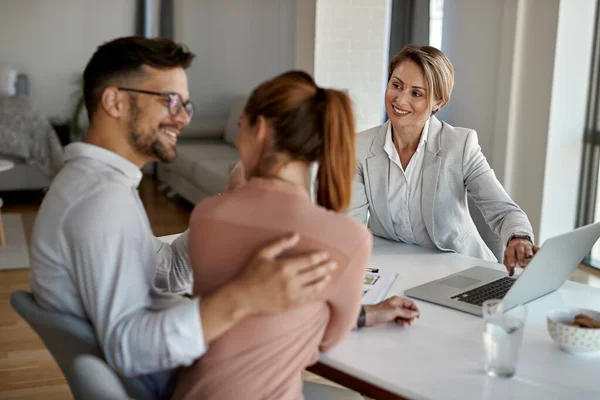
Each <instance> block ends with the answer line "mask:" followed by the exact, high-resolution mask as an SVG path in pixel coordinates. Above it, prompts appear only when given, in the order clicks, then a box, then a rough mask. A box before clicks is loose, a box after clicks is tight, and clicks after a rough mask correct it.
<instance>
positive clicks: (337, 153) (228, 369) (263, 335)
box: [174, 71, 371, 400]
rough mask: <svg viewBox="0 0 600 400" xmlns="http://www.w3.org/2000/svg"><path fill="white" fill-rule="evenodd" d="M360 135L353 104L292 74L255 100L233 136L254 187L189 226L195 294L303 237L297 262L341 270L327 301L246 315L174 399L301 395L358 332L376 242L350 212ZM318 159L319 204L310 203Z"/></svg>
mask: <svg viewBox="0 0 600 400" xmlns="http://www.w3.org/2000/svg"><path fill="white" fill-rule="evenodd" d="M354 135H355V133H354V117H353V114H352V107H351V103H350V100H349V98H348V96H347V95H346V94H345V93H343V92H341V91H337V90H332V89H322V88H319V87H317V86H316V84H315V83H314V81H313V79H312V78H311V77H310V76H309V75H308V74H306V73H303V72H299V71H292V72H288V73H285V74H283V75H280V76H278V77H276V78H274V79H272V80H269V81H266V82H264V83H262V84H261V85H260V86H258V87H257V88H256V89H255V90H254V91H253V92H252V94H251V95H250V97H249V99H248V101H247V104H246V107H245V109H244V112H243V114H242V116H241V117H240V129H239V133H238V136H237V139H236V145H237V148H238V150H239V152H240V156H241V164H242V166H243V171H244V174H245V183H244V184H243V185H242V186H241V187H239V188H236V189H234V190H231V191H229V192H227V193H224V194H223V195H222V196H217V197H213V198H209V199H205V200H202V201H201V202H200V203H198V204H197V205H196V207H195V209H194V211H193V213H192V216H191V219H190V236H189V240H190V242H189V249H190V250H189V251H190V259H191V262H192V267H193V270H194V282H195V285H194V295H195V296H204V295H208V294H210V293H212V292H213V291H215V290H217V289H218V288H219V287H221V286H223V285H224V284H226V283H228V282H230V281H232V280H233V279H234V277H235V276H236V275H237V274H238V273H240V271H241V269H242V267H243V266H244V265H245V264H246V263H247V261H248V258H249V257H251V256H252V255H253V254H254V253H255V252H256V251H257V250H259V249H260V248H261V247H263V246H264V245H265V244H267V243H270V242H272V241H273V240H275V239H277V238H279V237H281V236H282V235H285V234H289V233H297V234H299V236H300V241H299V244H298V245H297V246H296V247H294V249H293V252H292V251H290V252H289V254H288V255H294V254H303V253H307V252H313V251H315V250H316V251H327V252H328V253H329V255H330V257H331V258H332V259H333V260H334V261H335V262H336V264H337V268H336V269H335V271H334V273H333V274H332V278H331V279H330V280H329V282H328V283H327V285H328V287H327V288H326V289H325V290H324V291H323V296H322V298H321V299H320V300H319V301H315V302H312V303H309V304H308V305H305V306H300V307H297V308H295V309H292V310H291V311H285V312H281V313H279V314H276V315H273V316H271V315H264V316H254V317H249V318H246V319H244V320H243V321H242V322H241V323H239V324H238V325H237V326H235V327H233V328H232V329H230V330H229V331H227V332H226V333H224V334H223V335H222V336H220V337H219V338H218V339H217V340H216V341H215V342H213V343H212V344H211V346H210V348H209V349H208V351H207V352H206V354H205V355H204V357H203V358H202V359H200V360H198V361H197V362H196V363H195V364H194V365H193V366H192V367H190V368H188V369H186V370H184V371H182V373H181V374H180V377H179V380H178V386H177V389H176V393H175V396H174V399H204V400H207V399H301V398H302V379H301V371H302V370H303V369H304V368H306V367H307V366H308V365H311V364H313V363H315V362H317V360H318V357H319V351H320V350H327V349H330V348H331V347H333V346H334V345H336V344H337V343H338V342H339V341H340V340H341V339H342V338H343V337H344V335H346V334H347V333H348V332H349V331H350V330H351V329H352V328H353V327H355V326H356V321H357V318H358V316H359V310H360V303H361V298H362V281H363V276H364V273H365V267H366V266H367V262H368V260H369V256H370V254H371V235H370V233H369V232H368V231H367V229H366V228H365V227H363V226H361V224H359V223H358V222H356V221H354V220H353V219H352V218H350V217H349V216H346V215H344V214H343V213H344V212H345V211H346V209H347V208H348V206H349V204H350V198H351V190H352V180H353V176H354V172H355V159H356V156H355V149H354V146H355V145H354V140H355V137H354ZM315 162H316V163H319V170H318V176H317V180H318V189H317V194H316V200H317V205H315V204H313V202H312V201H311V199H310V196H309V186H310V184H309V182H310V174H309V166H310V165H311V164H312V163H315ZM241 170H242V169H238V171H241Z"/></svg>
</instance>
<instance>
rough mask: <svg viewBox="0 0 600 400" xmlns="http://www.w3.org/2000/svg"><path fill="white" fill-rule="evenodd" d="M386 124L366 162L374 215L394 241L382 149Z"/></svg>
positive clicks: (386, 164)
mask: <svg viewBox="0 0 600 400" xmlns="http://www.w3.org/2000/svg"><path fill="white" fill-rule="evenodd" d="M388 124H389V121H388V122H386V123H385V124H383V125H381V127H380V128H379V131H378V132H377V135H376V138H375V140H374V141H373V144H372V145H371V149H370V150H371V154H372V156H371V157H369V158H367V160H366V162H367V176H368V178H369V190H370V192H371V199H372V200H373V210H374V214H375V215H376V217H377V219H378V220H379V221H380V222H381V225H382V226H383V228H384V229H385V230H386V232H387V233H388V235H389V237H391V238H395V239H396V233H395V232H394V226H393V223H392V216H391V214H390V209H389V207H388V188H389V182H388V179H389V176H390V159H389V157H388V155H387V153H386V152H385V150H384V149H383V144H384V142H385V135H386V132H387V126H388Z"/></svg>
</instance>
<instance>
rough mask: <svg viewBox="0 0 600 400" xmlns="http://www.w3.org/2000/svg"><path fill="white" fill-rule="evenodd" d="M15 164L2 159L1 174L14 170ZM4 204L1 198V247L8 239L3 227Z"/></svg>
mask: <svg viewBox="0 0 600 400" xmlns="http://www.w3.org/2000/svg"><path fill="white" fill-rule="evenodd" d="M14 166H15V163H13V162H12V161H9V160H5V159H2V158H0V172H4V171H8V170H9V169H12V168H14ZM3 204H4V202H3V201H2V198H1V197H0V246H2V245H4V244H5V243H6V238H5V237H4V227H3V225H2V205H3Z"/></svg>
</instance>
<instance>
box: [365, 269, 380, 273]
mask: <svg viewBox="0 0 600 400" xmlns="http://www.w3.org/2000/svg"><path fill="white" fill-rule="evenodd" d="M367 271H369V272H372V273H374V274H376V273H378V272H379V268H367Z"/></svg>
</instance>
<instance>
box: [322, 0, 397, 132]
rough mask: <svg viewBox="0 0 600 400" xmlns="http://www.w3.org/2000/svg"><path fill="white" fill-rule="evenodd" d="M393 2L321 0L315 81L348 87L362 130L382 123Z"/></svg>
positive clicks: (324, 84) (330, 85)
mask: <svg viewBox="0 0 600 400" xmlns="http://www.w3.org/2000/svg"><path fill="white" fill-rule="evenodd" d="M390 6H391V1H390V0H353V1H352V2H351V1H350V0H318V1H317V10H316V13H317V15H316V33H315V61H314V62H315V80H316V81H317V83H318V84H319V85H321V86H325V87H333V88H336V89H346V90H348V93H349V95H350V98H351V99H352V101H353V103H354V112H355V114H356V126H357V129H358V130H359V131H360V130H363V129H366V128H370V127H372V126H375V125H378V124H380V123H381V122H382V119H383V115H384V112H385V111H384V105H383V94H384V92H385V85H386V81H387V64H388V51H389V30H390V29H389V23H390Z"/></svg>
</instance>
